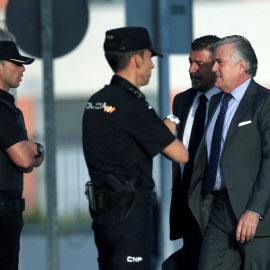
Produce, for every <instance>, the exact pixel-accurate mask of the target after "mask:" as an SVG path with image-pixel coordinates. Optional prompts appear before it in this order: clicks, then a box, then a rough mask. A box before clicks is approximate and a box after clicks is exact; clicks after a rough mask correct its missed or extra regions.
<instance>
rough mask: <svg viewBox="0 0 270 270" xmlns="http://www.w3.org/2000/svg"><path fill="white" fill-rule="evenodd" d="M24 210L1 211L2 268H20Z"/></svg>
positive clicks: (12, 269)
mask: <svg viewBox="0 0 270 270" xmlns="http://www.w3.org/2000/svg"><path fill="white" fill-rule="evenodd" d="M22 228H23V218H22V212H14V213H0V269H1V270H18V265H19V251H20V236H21V231H22Z"/></svg>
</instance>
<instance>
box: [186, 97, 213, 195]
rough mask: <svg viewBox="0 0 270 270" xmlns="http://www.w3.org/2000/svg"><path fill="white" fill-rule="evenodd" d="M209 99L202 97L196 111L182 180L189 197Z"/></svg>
mask: <svg viewBox="0 0 270 270" xmlns="http://www.w3.org/2000/svg"><path fill="white" fill-rule="evenodd" d="M207 101H208V99H207V98H206V96H205V95H204V94H202V95H200V103H199V105H198V108H197V110H196V113H195V116H194V120H193V125H192V129H191V134H190V139H189V145H188V152H189V160H188V162H187V163H186V164H185V167H184V172H183V178H182V191H183V193H184V194H186V195H187V193H188V189H189V186H190V180H191V175H192V171H193V166H194V158H195V154H196V151H197V148H198V146H199V143H200V141H201V138H202V134H203V130H204V124H205V116H206V102H207Z"/></svg>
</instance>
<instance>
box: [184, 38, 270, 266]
mask: <svg viewBox="0 0 270 270" xmlns="http://www.w3.org/2000/svg"><path fill="white" fill-rule="evenodd" d="M214 61H215V64H214V66H213V71H214V72H215V75H216V80H215V86H216V87H218V88H220V89H221V90H222V93H221V94H220V95H216V96H215V97H213V98H212V100H211V102H210V105H209V117H208V123H207V126H206V128H205V132H204V136H203V138H202V141H201V143H200V145H199V148H198V150H197V154H196V157H195V162H194V164H195V165H194V171H193V175H192V180H191V184H190V190H189V198H188V202H189V206H190V209H191V211H192V213H193V214H194V216H195V218H196V220H197V221H198V223H199V225H200V227H201V231H202V233H204V237H203V243H202V247H201V253H200V260H199V268H198V269H199V270H209V269H245V270H249V269H252V270H259V269H260V270H266V269H270V256H269V249H270V215H269V214H268V213H267V212H268V208H269V203H270V181H269V180H270V91H269V90H268V89H266V88H264V87H262V86H261V85H259V84H257V83H256V82H255V81H254V79H253V77H254V76H255V75H256V71H257V57H256V54H255V52H254V50H253V48H252V46H251V44H250V42H249V41H248V40H247V39H245V38H244V37H242V36H229V37H225V38H222V39H221V40H220V41H219V42H217V44H216V45H215V53H214Z"/></svg>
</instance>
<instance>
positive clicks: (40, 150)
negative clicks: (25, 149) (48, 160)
mask: <svg viewBox="0 0 270 270" xmlns="http://www.w3.org/2000/svg"><path fill="white" fill-rule="evenodd" d="M35 144H36V145H37V153H38V154H37V155H35V158H39V157H41V156H42V154H43V153H44V148H43V145H42V144H40V143H35Z"/></svg>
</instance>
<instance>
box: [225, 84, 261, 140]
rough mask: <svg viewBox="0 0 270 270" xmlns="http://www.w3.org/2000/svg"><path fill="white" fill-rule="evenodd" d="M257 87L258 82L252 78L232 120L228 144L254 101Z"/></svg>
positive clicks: (227, 138)
mask: <svg viewBox="0 0 270 270" xmlns="http://www.w3.org/2000/svg"><path fill="white" fill-rule="evenodd" d="M256 89H257V86H256V83H255V81H254V80H253V79H252V80H251V82H250V84H249V86H248V88H247V90H246V92H245V94H244V96H243V98H242V100H241V101H240V104H239V106H238V108H237V110H236V112H235V114H234V116H233V119H232V121H231V124H230V127H229V130H228V133H227V137H226V142H225V145H227V144H228V143H229V142H230V140H231V139H232V138H233V136H234V134H235V132H236V131H237V129H238V125H239V123H240V122H241V120H242V118H243V116H244V115H245V113H246V111H247V110H248V108H249V106H250V104H252V103H253V98H252V96H253V95H255V94H256Z"/></svg>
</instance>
